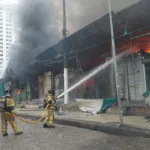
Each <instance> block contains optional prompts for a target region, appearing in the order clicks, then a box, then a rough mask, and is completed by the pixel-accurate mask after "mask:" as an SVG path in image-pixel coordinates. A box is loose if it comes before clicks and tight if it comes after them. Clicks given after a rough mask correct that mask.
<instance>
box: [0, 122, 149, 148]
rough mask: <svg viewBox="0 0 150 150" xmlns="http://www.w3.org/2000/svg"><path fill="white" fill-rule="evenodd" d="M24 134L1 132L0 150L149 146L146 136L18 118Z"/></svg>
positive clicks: (10, 131)
mask: <svg viewBox="0 0 150 150" xmlns="http://www.w3.org/2000/svg"><path fill="white" fill-rule="evenodd" d="M18 125H19V127H20V129H21V130H23V131H24V134H23V135H20V136H14V134H13V132H12V130H11V129H10V128H9V136H8V137H2V136H0V150H50V149H51V150H150V142H149V139H146V138H139V137H125V136H114V135H108V134H105V133H101V132H98V131H91V130H87V129H80V128H75V127H69V126H63V125H56V128H55V129H43V128H42V123H40V124H36V125H28V124H26V123H22V122H19V121H18Z"/></svg>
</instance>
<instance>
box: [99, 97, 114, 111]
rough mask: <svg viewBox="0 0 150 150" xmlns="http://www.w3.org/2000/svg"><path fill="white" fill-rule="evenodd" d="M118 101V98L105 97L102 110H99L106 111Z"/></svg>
mask: <svg viewBox="0 0 150 150" xmlns="http://www.w3.org/2000/svg"><path fill="white" fill-rule="evenodd" d="M116 102H117V98H107V99H103V103H102V106H101V107H100V111H99V112H101V113H102V112H104V111H105V110H106V109H108V108H109V107H111V106H112V105H113V104H114V103H116Z"/></svg>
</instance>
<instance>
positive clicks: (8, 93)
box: [5, 89, 11, 97]
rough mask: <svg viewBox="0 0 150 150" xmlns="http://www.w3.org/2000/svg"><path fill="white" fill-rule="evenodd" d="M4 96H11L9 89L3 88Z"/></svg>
mask: <svg viewBox="0 0 150 150" xmlns="http://www.w3.org/2000/svg"><path fill="white" fill-rule="evenodd" d="M5 96H6V97H10V96H11V90H9V89H5Z"/></svg>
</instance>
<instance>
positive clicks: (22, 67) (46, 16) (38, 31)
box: [9, 0, 60, 76]
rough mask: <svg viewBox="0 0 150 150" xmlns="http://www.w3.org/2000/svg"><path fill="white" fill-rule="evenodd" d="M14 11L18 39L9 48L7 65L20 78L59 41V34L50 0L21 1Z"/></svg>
mask: <svg viewBox="0 0 150 150" xmlns="http://www.w3.org/2000/svg"><path fill="white" fill-rule="evenodd" d="M16 10H17V11H16V12H17V13H16V14H17V15H16V18H15V19H16V20H18V22H17V23H18V27H19V30H18V31H16V35H17V37H18V39H16V40H15V42H14V44H13V45H12V47H11V51H10V52H11V59H10V63H9V64H10V68H12V70H13V73H14V74H15V75H16V76H20V75H23V74H26V71H27V68H28V66H29V65H30V63H31V62H32V61H33V60H34V59H35V57H36V56H37V55H38V54H39V53H40V52H42V51H43V50H45V49H46V48H49V47H50V46H52V45H53V44H55V43H56V42H57V41H58V40H59V39H60V33H59V29H58V25H57V20H56V18H55V9H54V4H53V1H52V0H33V1H31V0H21V1H20V3H19V4H18V7H17V9H16ZM16 28H17V26H16Z"/></svg>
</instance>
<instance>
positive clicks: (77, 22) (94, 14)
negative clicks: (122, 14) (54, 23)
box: [55, 0, 140, 33]
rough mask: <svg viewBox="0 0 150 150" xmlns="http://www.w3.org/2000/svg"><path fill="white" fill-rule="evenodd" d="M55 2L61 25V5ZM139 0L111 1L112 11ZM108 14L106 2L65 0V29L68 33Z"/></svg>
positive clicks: (58, 0)
mask: <svg viewBox="0 0 150 150" xmlns="http://www.w3.org/2000/svg"><path fill="white" fill-rule="evenodd" d="M60 1H61V0H55V9H56V15H57V18H59V19H58V23H59V24H60V25H62V23H61V22H62V19H61V18H62V3H61V2H60ZM139 1H140V0H111V5H112V10H113V11H114V12H118V11H120V10H122V9H124V8H126V7H128V6H130V5H132V4H134V3H136V2H139ZM107 13H108V2H107V0H66V14H67V27H68V30H69V31H70V33H73V32H75V31H77V30H79V29H80V28H83V27H84V26H86V25H88V24H90V23H92V22H93V21H95V20H97V19H99V18H101V17H102V16H104V15H105V14H107Z"/></svg>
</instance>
